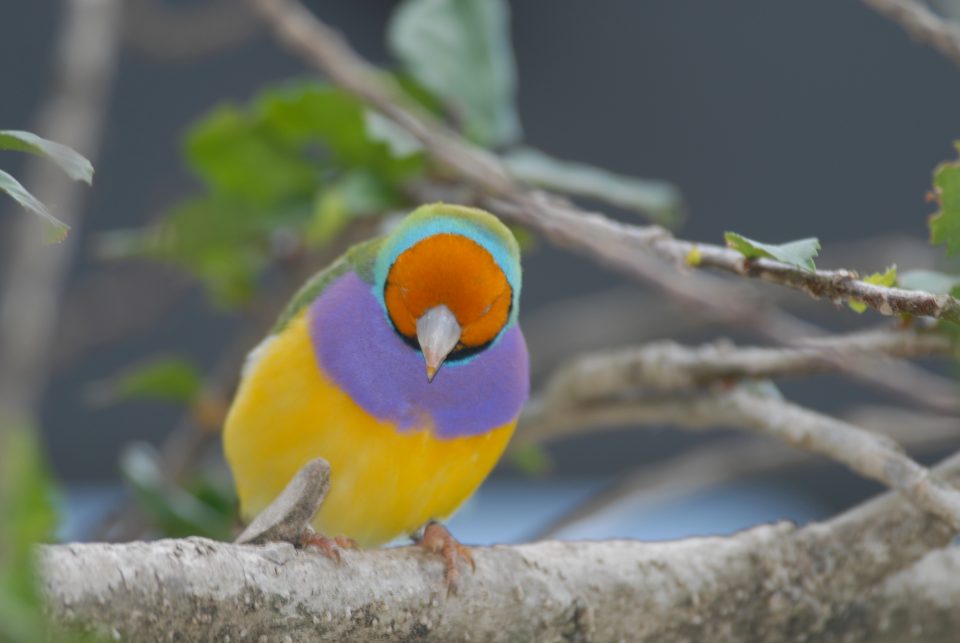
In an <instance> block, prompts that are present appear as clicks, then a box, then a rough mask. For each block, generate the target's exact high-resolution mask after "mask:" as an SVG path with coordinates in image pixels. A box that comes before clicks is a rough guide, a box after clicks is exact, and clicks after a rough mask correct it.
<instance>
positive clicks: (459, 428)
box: [224, 203, 529, 582]
mask: <svg viewBox="0 0 960 643" xmlns="http://www.w3.org/2000/svg"><path fill="white" fill-rule="evenodd" d="M520 285H521V278H520V252H519V248H518V246H517V242H516V239H515V238H514V236H513V234H512V233H511V232H510V230H509V229H508V228H507V227H506V226H504V225H503V224H502V223H501V222H500V221H499V220H498V219H497V218H496V217H495V216H493V215H492V214H489V213H487V212H484V211H482V210H478V209H474V208H467V207H463V206H456V205H449V204H444V203H436V204H432V205H425V206H422V207H420V208H418V209H416V210H414V211H413V212H412V213H410V214H409V215H408V216H407V217H406V218H405V219H404V220H403V221H402V222H401V223H400V224H399V225H398V226H397V227H396V228H395V229H394V230H393V231H392V232H391V233H390V234H388V235H386V236H383V237H379V238H375V239H371V240H369V241H366V242H363V243H360V244H358V245H356V246H354V247H352V248H351V249H349V250H348V251H347V252H346V253H345V254H344V255H343V256H342V257H341V258H340V259H338V260H337V261H335V262H334V263H333V264H332V265H330V266H329V267H327V268H326V269H324V270H321V271H320V272H319V273H317V274H316V275H315V276H314V277H313V278H312V279H310V280H309V281H308V282H307V283H306V284H305V285H304V286H303V288H301V290H300V291H299V293H298V294H297V295H295V296H294V298H293V300H292V301H291V303H290V304H289V305H288V306H287V308H286V310H285V311H284V312H283V313H282V314H281V316H280V319H279V321H278V322H277V324H276V326H275V328H274V329H273V331H272V333H271V334H270V335H269V336H268V337H267V338H266V339H265V340H263V342H262V343H261V344H260V345H259V346H257V347H256V348H255V349H254V350H253V351H252V352H251V353H250V355H249V357H248V358H247V362H246V364H245V366H244V369H243V374H242V378H241V383H240V387H239V390H238V392H237V395H236V398H235V399H234V401H233V404H232V406H231V409H230V412H229V414H228V417H227V421H226V426H225V429H224V448H225V451H226V456H227V461H228V462H229V465H230V468H231V469H232V472H233V476H234V480H235V483H236V487H237V492H238V495H239V498H240V506H241V513H242V514H243V516H244V517H245V518H247V519H250V518H252V517H253V516H255V515H256V514H257V513H259V512H260V511H261V510H262V509H264V508H265V507H266V506H267V505H268V504H269V503H270V502H271V501H272V500H273V499H274V498H275V497H276V496H277V495H278V494H279V493H280V492H281V491H282V490H283V488H284V487H285V485H286V484H287V483H288V482H289V481H290V479H291V478H292V477H293V476H294V474H295V473H296V472H297V471H298V470H299V469H300V467H301V466H303V465H304V464H305V463H306V462H308V461H309V460H312V459H314V458H317V457H321V458H324V459H325V460H326V461H327V462H328V463H329V464H330V467H331V484H330V491H329V493H328V495H327V497H326V499H325V500H324V502H323V505H322V507H321V509H320V511H319V512H318V514H317V516H316V518H315V519H314V523H313V527H314V529H316V533H317V535H318V536H319V540H318V539H316V538H315V539H314V540H313V542H314V544H320V545H323V544H324V543H326V542H329V541H328V540H327V538H326V537H328V536H338V537H339V536H342V537H346V538H348V539H352V541H355V542H356V543H358V544H359V545H360V546H364V547H370V546H376V545H379V544H382V543H385V542H388V541H390V540H392V539H394V538H396V537H397V536H400V535H406V534H414V533H415V532H417V531H418V530H419V529H421V528H424V527H425V530H424V531H422V532H421V533H420V535H419V536H414V537H415V540H416V539H418V538H419V542H420V543H421V544H422V545H424V546H425V547H427V548H428V549H430V550H433V551H436V552H438V553H442V554H443V555H444V558H445V559H446V563H447V574H448V582H449V581H450V578H449V577H450V575H451V574H454V573H455V570H454V569H452V568H451V565H453V562H452V560H451V559H452V558H455V557H457V556H460V557H463V558H466V559H467V560H468V562H471V563H472V559H471V558H470V555H469V552H468V551H467V550H465V548H463V547H462V546H460V545H459V543H457V542H456V541H455V540H453V539H452V537H451V536H450V534H449V532H447V531H446V529H445V528H444V527H443V526H442V525H441V524H440V523H439V522H435V521H439V520H442V519H444V518H446V517H448V516H449V515H450V514H452V513H453V512H454V511H455V510H456V509H457V508H458V507H459V506H460V505H461V504H462V503H463V502H464V500H466V499H467V498H469V497H470V496H471V495H472V494H473V492H474V491H475V490H476V489H477V487H478V486H479V485H480V483H481V482H482V481H483V480H484V478H486V477H487V474H489V473H490V470H491V469H492V468H493V467H494V465H495V464H496V463H497V460H498V459H499V458H500V456H501V454H502V453H503V450H504V448H505V447H506V445H507V442H508V440H509V439H510V436H511V434H512V433H513V430H514V427H515V426H516V422H517V417H518V415H519V413H520V410H521V407H522V406H523V404H524V402H525V401H526V399H527V395H528V392H529V359H528V355H527V347H526V343H525V340H524V337H523V333H522V332H521V330H520V326H519V324H518V323H517V313H518V311H519V303H520ZM337 542H341V543H342V542H343V541H342V540H337ZM325 548H326V547H325Z"/></svg>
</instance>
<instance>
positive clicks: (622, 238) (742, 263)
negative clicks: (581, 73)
mask: <svg viewBox="0 0 960 643" xmlns="http://www.w3.org/2000/svg"><path fill="white" fill-rule="evenodd" d="M251 1H252V2H253V3H254V5H255V6H256V8H257V9H258V10H259V11H260V13H261V14H262V15H263V16H264V18H265V19H266V20H267V21H268V22H269V23H270V24H271V26H272V27H273V29H274V31H275V32H276V34H277V35H278V37H279V38H280V39H281V40H282V41H283V42H284V43H285V44H286V45H287V46H288V47H289V48H290V49H292V50H294V51H295V52H297V53H298V54H300V55H301V56H302V57H303V58H304V59H305V60H306V61H307V62H309V63H310V64H312V65H314V66H315V67H317V68H318V69H320V70H322V71H324V72H325V73H326V74H327V75H328V76H329V77H330V79H331V80H332V81H333V82H334V83H336V84H337V85H339V86H340V87H342V88H343V89H345V90H346V91H348V92H350V93H353V94H355V95H356V96H357V97H359V98H360V99H361V100H363V101H364V102H365V103H366V104H368V105H369V106H371V107H373V108H374V109H376V110H377V111H379V112H380V113H382V114H383V115H384V116H386V117H387V118H389V119H390V120H392V121H394V122H395V123H396V124H397V125H399V126H400V127H402V128H403V129H405V130H406V131H407V132H408V133H410V134H411V135H412V136H414V137H415V138H416V139H417V140H419V141H420V142H421V143H422V144H423V146H424V148H425V149H426V150H427V152H428V153H429V154H430V155H431V156H432V157H433V158H434V159H435V160H437V161H439V162H441V163H444V164H445V165H447V166H449V167H450V168H451V169H453V170H454V171H455V172H456V173H457V174H458V175H459V176H460V177H461V178H462V179H463V180H464V181H466V182H468V183H470V184H471V185H472V186H474V187H475V188H477V189H479V190H481V191H483V192H485V193H486V194H487V195H488V197H489V201H490V207H491V209H493V210H495V211H496V212H498V213H500V214H502V215H504V216H507V217H509V218H511V219H514V220H516V221H519V222H521V223H524V224H526V225H530V226H531V227H533V228H535V229H537V230H539V231H540V232H542V233H543V234H544V235H546V236H547V237H548V238H550V239H552V240H553V241H555V242H557V243H559V244H560V245H564V246H567V247H570V248H572V249H576V250H578V251H580V252H582V253H585V254H588V255H590V256H592V257H594V258H598V259H600V260H601V261H602V262H604V263H606V264H608V265H614V266H617V267H619V268H620V269H623V270H626V271H629V272H630V273H631V274H634V275H637V276H639V277H641V278H643V279H646V280H649V281H651V282H653V283H656V284H657V285H658V286H660V287H662V288H663V289H664V290H666V291H667V292H671V293H673V294H674V295H675V296H678V297H681V298H685V299H688V300H689V299H691V298H692V299H694V300H695V301H697V303H699V304H700V305H701V306H704V305H709V306H710V307H712V308H714V309H715V310H717V311H725V314H727V315H732V316H734V317H737V316H743V315H744V314H745V313H744V309H743V308H742V307H737V306H736V305H734V304H735V303H737V302H743V300H744V297H745V296H744V295H743V294H742V293H739V294H734V293H735V292H739V291H736V288H735V286H733V285H732V284H723V283H722V282H720V284H716V283H715V284H712V286H714V288H713V289H712V290H710V289H708V288H706V287H705V285H706V282H703V281H699V282H694V281H691V280H682V279H676V278H675V275H674V274H669V272H668V271H667V270H666V266H663V265H661V264H662V263H663V262H662V261H661V260H664V259H665V260H667V261H668V262H671V263H674V264H678V265H685V264H686V263H687V258H688V257H690V256H692V254H691V251H693V250H695V249H696V250H697V251H698V254H699V260H698V261H696V262H694V263H695V265H696V266H698V267H709V268H716V269H719V270H723V271H726V272H729V273H733V274H737V275H741V276H746V277H756V278H760V279H764V280H766V281H770V282H773V283H777V284H780V285H783V286H788V287H791V288H795V289H798V290H802V291H803V292H806V293H808V294H810V295H812V296H814V297H817V298H828V299H830V300H832V301H845V300H856V301H862V302H863V303H865V304H866V305H868V306H870V307H871V308H874V309H876V310H878V311H879V312H881V313H882V314H884V315H894V314H902V313H908V314H911V315H919V316H928V317H937V318H942V319H949V320H953V321H960V301H957V300H956V299H954V298H953V297H950V296H949V295H934V294H932V293H928V292H923V291H911V290H903V289H900V288H887V287H883V286H876V285H873V284H869V283H866V282H864V281H862V280H860V279H859V278H858V276H857V274H856V273H854V272H851V271H846V270H836V271H829V270H820V271H812V272H808V271H806V270H803V269H800V268H796V267H794V266H789V265H787V264H783V263H780V262H777V261H773V260H770V259H754V260H747V259H746V258H745V257H744V256H743V255H741V254H740V253H739V252H736V251H735V250H731V249H729V248H724V247H721V246H715V245H711V244H699V243H693V242H690V241H683V240H680V239H675V238H674V237H673V236H672V235H671V234H670V233H669V232H667V231H666V230H665V229H663V228H660V227H658V226H635V225H628V224H624V223H620V222H618V221H614V220H612V219H609V218H607V217H605V216H603V215H601V214H597V213H595V212H588V211H585V210H582V209H580V208H577V207H575V206H573V205H571V204H569V202H567V201H566V200H565V199H562V198H560V197H558V196H556V195H551V194H548V193H546V192H543V191H538V190H529V189H527V188H525V187H523V186H522V185H520V184H518V183H517V182H516V181H514V180H513V179H512V178H511V177H510V175H509V174H508V173H507V171H506V169H505V168H504V167H503V165H502V164H501V163H500V161H499V160H498V159H497V158H496V157H495V156H493V155H491V154H489V153H487V152H485V151H484V150H481V149H479V148H477V147H475V146H473V145H471V144H469V143H468V142H466V141H465V140H464V139H463V138H461V137H460V136H459V135H457V134H456V133H455V132H453V131H452V130H450V129H449V128H447V127H446V126H445V125H443V124H442V123H440V122H439V121H437V120H436V119H435V118H433V117H432V116H430V115H428V114H426V113H425V112H424V111H423V110H422V109H419V108H417V107H416V106H415V105H412V104H411V101H410V100H409V99H407V98H405V97H404V95H403V94H402V92H401V91H400V90H399V89H397V88H396V87H394V86H393V85H391V84H389V83H388V82H387V81H386V80H384V77H383V75H382V74H380V73H378V70H377V69H376V68H374V67H373V66H371V65H370V64H369V63H367V62H366V61H364V60H363V59H361V58H360V57H359V56H358V55H357V54H356V53H355V52H354V51H353V50H352V49H350V47H349V45H347V43H346V42H345V41H344V40H343V39H342V38H341V37H340V36H339V34H337V33H336V32H335V31H333V30H332V29H330V28H329V27H328V26H327V25H325V24H324V23H322V22H321V21H320V20H318V19H317V18H316V17H315V16H314V15H313V14H312V13H311V12H310V11H308V10H307V9H306V8H305V7H303V5H301V4H300V3H299V2H295V1H292V0H251ZM731 296H733V300H732V301H731V300H730V297H731ZM753 308H754V307H753V306H751V307H748V309H747V310H752V309H753Z"/></svg>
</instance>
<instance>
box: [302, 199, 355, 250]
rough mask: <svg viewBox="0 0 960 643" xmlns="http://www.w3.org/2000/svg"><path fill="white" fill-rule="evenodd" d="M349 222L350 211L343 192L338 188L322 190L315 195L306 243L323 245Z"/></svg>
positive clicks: (331, 239) (316, 245) (317, 245)
mask: <svg viewBox="0 0 960 643" xmlns="http://www.w3.org/2000/svg"><path fill="white" fill-rule="evenodd" d="M348 223H350V213H349V212H347V205H346V203H345V199H344V197H343V193H342V192H341V191H339V190H324V191H322V192H321V193H320V194H318V195H317V200H316V202H315V203H314V208H313V217H312V218H311V219H310V223H309V225H308V226H307V230H306V235H307V243H308V244H309V245H311V246H313V247H321V246H325V245H327V244H328V243H330V242H331V241H333V239H335V238H336V236H337V235H338V234H340V233H341V232H342V231H343V229H344V228H346V227H347V224H348Z"/></svg>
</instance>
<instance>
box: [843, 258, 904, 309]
mask: <svg viewBox="0 0 960 643" xmlns="http://www.w3.org/2000/svg"><path fill="white" fill-rule="evenodd" d="M863 281H865V282H867V283H868V284H873V285H875V286H886V287H887V288H891V287H893V285H894V284H896V283H897V266H896V265H893V266H890V267H889V268H887V269H886V270H885V271H884V272H875V273H873V274H872V275H867V276H866V277H864V278H863ZM847 305H848V306H850V308H851V309H853V310H854V311H855V312H858V313H862V312H864V311H865V310H866V309H867V305H866V304H865V303H863V302H862V301H856V300H854V299H851V300H850V301H848V302H847Z"/></svg>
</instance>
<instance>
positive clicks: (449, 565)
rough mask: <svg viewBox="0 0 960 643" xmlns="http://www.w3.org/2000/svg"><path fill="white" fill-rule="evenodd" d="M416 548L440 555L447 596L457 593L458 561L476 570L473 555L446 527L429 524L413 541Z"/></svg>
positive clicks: (433, 523)
mask: <svg viewBox="0 0 960 643" xmlns="http://www.w3.org/2000/svg"><path fill="white" fill-rule="evenodd" d="M415 542H416V544H417V546H419V547H423V548H424V549H426V550H427V551H428V552H430V553H432V554H440V555H441V556H442V557H443V580H444V583H446V585H447V594H448V595H450V594H456V593H457V580H458V579H459V577H460V570H459V569H458V563H459V562H460V561H463V562H466V563H469V564H470V569H471V570H473V571H476V570H477V564H476V562H474V560H473V554H472V553H471V552H470V548H469V547H467V546H466V545H461V544H460V543H459V542H458V541H457V539H456V538H454V537H453V536H452V535H451V534H450V532H449V531H448V530H447V528H446V527H444V526H443V525H441V524H440V523H439V522H432V521H431V522H429V523H427V526H426V527H425V528H424V529H423V534H422V535H421V536H420V537H419V538H416V539H415Z"/></svg>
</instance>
